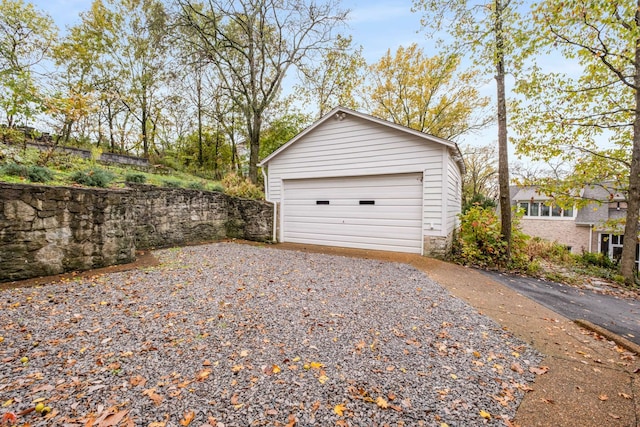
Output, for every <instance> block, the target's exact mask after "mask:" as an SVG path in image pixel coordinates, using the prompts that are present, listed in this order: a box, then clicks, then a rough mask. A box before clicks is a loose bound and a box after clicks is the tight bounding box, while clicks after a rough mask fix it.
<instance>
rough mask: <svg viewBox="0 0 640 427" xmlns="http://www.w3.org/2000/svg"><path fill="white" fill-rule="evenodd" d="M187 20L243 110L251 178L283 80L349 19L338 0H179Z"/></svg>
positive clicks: (229, 92)
mask: <svg viewBox="0 0 640 427" xmlns="http://www.w3.org/2000/svg"><path fill="white" fill-rule="evenodd" d="M176 1H177V4H178V6H179V9H180V15H181V21H182V24H183V25H187V26H189V27H190V28H191V29H193V31H194V32H195V33H196V34H197V35H198V46H199V48H200V50H201V51H202V52H204V53H205V54H206V56H207V58H208V60H209V61H210V62H211V63H212V64H214V66H215V67H217V68H218V71H219V75H220V78H221V79H222V82H223V86H224V88H225V90H226V91H227V92H228V94H229V96H230V97H231V98H232V99H233V102H234V104H235V105H236V106H237V107H238V109H239V110H240V111H241V114H242V120H243V123H244V126H245V128H246V134H247V139H248V145H249V179H250V180H251V182H253V183H257V181H258V173H257V163H258V160H259V153H260V132H261V130H262V126H263V120H264V115H265V113H266V112H267V110H268V109H269V108H270V107H271V105H272V104H273V102H274V101H276V99H277V97H278V96H279V94H280V90H281V87H282V80H283V79H284V77H285V75H286V73H287V71H288V70H289V69H290V68H291V67H292V66H297V65H298V64H300V63H301V62H302V60H303V59H304V58H306V57H307V56H309V55H310V54H311V53H313V52H314V51H316V50H318V49H321V48H323V47H325V46H326V45H327V44H328V43H330V42H331V40H332V30H333V29H334V28H335V27H336V25H339V24H341V23H342V22H343V21H344V20H345V18H346V12H343V11H340V10H338V8H337V2H336V1H334V0H328V1H327V2H325V3H321V4H318V3H315V2H313V1H310V0H280V1H276V0H238V1H233V2H229V1H223V0H207V1H205V2H196V1H192V0H176Z"/></svg>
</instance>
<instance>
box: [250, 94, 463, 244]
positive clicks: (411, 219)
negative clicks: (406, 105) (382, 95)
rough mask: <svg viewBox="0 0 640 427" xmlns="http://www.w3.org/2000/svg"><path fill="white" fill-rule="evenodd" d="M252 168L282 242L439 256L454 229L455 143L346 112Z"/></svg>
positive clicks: (457, 195)
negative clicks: (261, 175)
mask: <svg viewBox="0 0 640 427" xmlns="http://www.w3.org/2000/svg"><path fill="white" fill-rule="evenodd" d="M259 166H261V167H262V168H263V171H265V193H266V197H267V200H268V201H271V202H274V203H275V204H276V212H277V213H276V215H277V221H275V224H276V226H277V227H278V230H277V237H278V240H279V241H281V242H295V243H307V244H317V245H327V246H341V247H351V248H363V249H377V250H387V251H396V252H410V253H418V254H422V253H425V254H433V255H442V254H443V253H444V252H445V251H446V250H447V249H448V248H449V246H450V244H451V241H452V236H453V232H454V230H455V229H456V227H457V226H458V217H457V215H458V214H459V213H460V205H461V194H462V178H461V176H462V174H463V173H464V163H463V160H462V156H461V154H460V150H459V149H458V146H457V145H456V144H455V143H453V142H451V141H447V140H444V139H440V138H437V137H434V136H431V135H427V134H425V133H422V132H419V131H416V130H413V129H410V128H407V127H404V126H401V125H397V124H394V123H391V122H388V121H385V120H382V119H379V118H376V117H373V116H370V115H366V114H363V113H359V112H356V111H353V110H349V109H347V108H343V107H337V108H335V109H333V110H332V111H331V112H329V113H328V114H327V115H325V116H324V117H322V118H321V119H320V120H318V121H317V122H315V123H314V124H312V125H311V126H310V127H308V128H307V129H305V130H304V131H303V132H301V133H300V134H298V135H297V136H295V137H294V138H293V139H291V140H290V141H289V142H287V143H286V144H285V145H283V146H282V147H281V148H280V149H278V150H276V151H275V152H274V153H272V154H271V155H270V156H268V157H267V158H266V159H264V160H263V161H262V162H261V163H260V164H259ZM274 234H275V232H274Z"/></svg>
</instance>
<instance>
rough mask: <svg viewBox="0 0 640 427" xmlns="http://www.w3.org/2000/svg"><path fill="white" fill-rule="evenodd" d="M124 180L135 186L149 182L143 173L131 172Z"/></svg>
mask: <svg viewBox="0 0 640 427" xmlns="http://www.w3.org/2000/svg"><path fill="white" fill-rule="evenodd" d="M124 180H125V181H126V182H132V183H135V184H144V183H145V182H146V181H147V176H146V175H145V174H143V173H137V172H130V173H128V174H126V175H125V177H124Z"/></svg>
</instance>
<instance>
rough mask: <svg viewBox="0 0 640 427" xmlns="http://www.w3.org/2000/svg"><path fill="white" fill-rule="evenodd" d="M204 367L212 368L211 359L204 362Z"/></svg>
mask: <svg viewBox="0 0 640 427" xmlns="http://www.w3.org/2000/svg"><path fill="white" fill-rule="evenodd" d="M202 366H211V362H210V361H209V359H207V360H205V361H204V362H202Z"/></svg>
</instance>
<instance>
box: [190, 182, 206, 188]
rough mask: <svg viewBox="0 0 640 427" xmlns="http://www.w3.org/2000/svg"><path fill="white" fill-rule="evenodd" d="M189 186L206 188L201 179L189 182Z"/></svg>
mask: <svg viewBox="0 0 640 427" xmlns="http://www.w3.org/2000/svg"><path fill="white" fill-rule="evenodd" d="M187 188H191V189H192V190H204V184H203V183H202V182H201V181H191V182H189V183H188V184H187Z"/></svg>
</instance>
